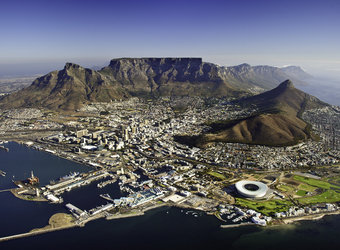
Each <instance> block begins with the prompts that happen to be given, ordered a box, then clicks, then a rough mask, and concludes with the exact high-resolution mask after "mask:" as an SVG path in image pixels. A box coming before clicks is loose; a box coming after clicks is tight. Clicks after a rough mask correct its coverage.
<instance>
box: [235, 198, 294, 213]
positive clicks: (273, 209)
mask: <svg viewBox="0 0 340 250" xmlns="http://www.w3.org/2000/svg"><path fill="white" fill-rule="evenodd" d="M236 205H239V206H242V207H247V208H250V209H253V210H256V211H258V212H261V213H263V214H265V215H270V214H271V213H278V212H284V211H287V210H288V209H289V208H290V207H291V206H293V204H292V203H291V202H290V201H286V200H283V201H263V202H261V201H250V200H246V199H241V198H236Z"/></svg>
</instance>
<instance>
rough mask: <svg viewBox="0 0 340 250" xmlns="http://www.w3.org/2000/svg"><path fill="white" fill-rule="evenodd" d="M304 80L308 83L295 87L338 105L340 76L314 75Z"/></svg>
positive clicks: (339, 104)
mask: <svg viewBox="0 0 340 250" xmlns="http://www.w3.org/2000/svg"><path fill="white" fill-rule="evenodd" d="M304 81H305V82H307V83H309V85H305V86H296V87H297V88H298V89H300V90H302V91H303V92H306V93H308V94H310V95H313V96H315V97H317V98H318V99H320V100H321V101H323V102H326V103H328V104H331V105H336V106H340V98H339V96H340V78H327V77H314V78H312V79H306V80H304Z"/></svg>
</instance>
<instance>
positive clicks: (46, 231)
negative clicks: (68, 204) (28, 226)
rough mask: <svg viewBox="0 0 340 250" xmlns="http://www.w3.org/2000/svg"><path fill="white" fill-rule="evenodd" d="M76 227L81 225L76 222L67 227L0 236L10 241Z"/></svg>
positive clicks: (1, 240) (3, 239)
mask: <svg viewBox="0 0 340 250" xmlns="http://www.w3.org/2000/svg"><path fill="white" fill-rule="evenodd" d="M74 227H79V225H75V224H74V225H70V226H66V227H57V228H51V229H41V230H37V231H34V232H28V233H22V234H15V235H11V236H6V237H2V238H0V242H3V241H9V240H15V239H19V238H24V237H30V236H34V235H38V234H44V233H50V232H55V231H60V230H64V229H69V228H74Z"/></svg>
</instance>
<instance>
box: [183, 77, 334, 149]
mask: <svg viewBox="0 0 340 250" xmlns="http://www.w3.org/2000/svg"><path fill="white" fill-rule="evenodd" d="M237 104H238V105H242V106H249V105H251V106H253V107H254V108H255V107H257V108H258V111H257V112H255V113H253V114H252V115H250V116H249V117H246V118H243V119H239V120H233V121H216V122H212V123H210V124H208V125H210V126H211V127H212V130H211V131H210V132H207V133H205V134H204V135H201V136H199V137H195V138H191V140H192V141H194V142H196V143H197V145H196V146H202V145H205V144H207V143H209V142H218V141H223V142H240V143H253V144H263V145H275V146H283V145H291V144H295V143H297V142H300V141H304V140H306V139H308V138H313V137H314V135H313V134H312V133H311V128H310V125H308V124H307V123H306V122H304V121H303V120H301V118H300V117H301V115H302V113H303V112H304V110H307V109H313V108H321V107H325V106H327V105H328V104H326V103H323V102H321V101H320V100H318V99H317V98H316V97H314V96H311V95H308V94H306V93H304V92H302V91H301V90H298V89H296V88H295V87H294V85H293V83H292V82H291V81H290V80H286V81H284V82H283V83H281V84H280V85H279V86H278V87H276V88H275V89H273V90H270V91H268V92H265V93H262V94H259V95H256V96H252V97H248V98H244V99H242V100H239V101H238V102H237ZM180 139H181V138H180ZM182 139H183V138H182ZM184 140H185V141H188V138H184Z"/></svg>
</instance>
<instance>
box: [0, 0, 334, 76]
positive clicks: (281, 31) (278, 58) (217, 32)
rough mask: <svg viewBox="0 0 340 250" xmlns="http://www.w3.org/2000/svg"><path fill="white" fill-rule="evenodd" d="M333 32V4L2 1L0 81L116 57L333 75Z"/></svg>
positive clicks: (297, 0)
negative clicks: (199, 59)
mask: <svg viewBox="0 0 340 250" xmlns="http://www.w3.org/2000/svg"><path fill="white" fill-rule="evenodd" d="M339 30H340V1H339V0H318V1H316V0H308V1H307V0H306V1H305V0H282V1H277V0H268V1H264V0H209V1H202V0H195V1H191V0H188V1H186V0H180V1H177V0H171V1H170V0H169V1H162V0H157V1H155V0H120V1H115V0H96V1H85V0H57V1H55V0H48V1H46V0H41V1H37V0H10V1H2V2H1V6H0V34H1V39H0V75H1V74H2V75H4V74H6V73H7V74H17V75H20V73H21V72H22V73H26V71H27V73H28V72H32V73H42V74H45V73H48V72H49V71H51V70H57V69H62V68H63V66H64V64H65V63H66V62H68V61H70V62H74V63H78V64H80V65H82V66H84V67H91V66H95V65H99V66H103V65H104V64H105V63H107V62H109V61H110V60H111V59H113V58H120V57H202V58H203V60H204V61H206V62H212V63H217V64H220V65H224V66H229V65H238V64H241V63H249V64H251V65H271V66H283V65H289V64H293V65H299V66H302V67H303V68H305V69H306V70H307V71H308V72H309V73H310V74H313V73H314V72H318V71H320V72H321V70H326V72H329V73H331V72H339V71H338V70H340V32H339Z"/></svg>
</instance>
